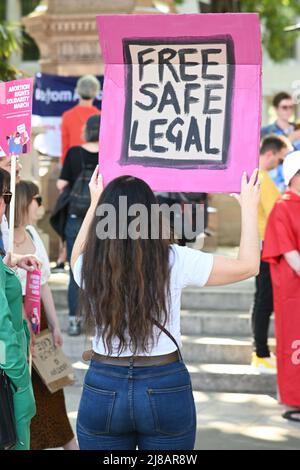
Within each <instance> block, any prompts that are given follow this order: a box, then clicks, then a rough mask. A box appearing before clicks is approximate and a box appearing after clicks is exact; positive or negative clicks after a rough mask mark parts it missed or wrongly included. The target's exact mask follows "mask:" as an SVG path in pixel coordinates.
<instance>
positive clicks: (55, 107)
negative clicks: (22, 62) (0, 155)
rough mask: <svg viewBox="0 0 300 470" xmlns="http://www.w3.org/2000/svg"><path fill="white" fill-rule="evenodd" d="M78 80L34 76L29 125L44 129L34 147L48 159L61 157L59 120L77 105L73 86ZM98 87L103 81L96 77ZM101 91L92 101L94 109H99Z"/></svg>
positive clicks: (57, 76)
mask: <svg viewBox="0 0 300 470" xmlns="http://www.w3.org/2000/svg"><path fill="white" fill-rule="evenodd" d="M79 78H80V77H75V76H74V77H63V76H60V75H51V74H48V73H40V72H39V73H37V74H36V77H35V82H34V91H33V103H32V123H33V125H34V126H37V127H41V128H44V129H45V132H44V133H43V134H39V135H37V137H36V138H35V141H34V147H35V148H36V149H37V150H38V151H39V152H40V153H43V154H45V155H48V156H49V157H60V156H61V116H62V114H63V113H64V112H65V111H67V110H68V109H70V108H72V107H73V106H75V105H76V104H78V101H79V96H78V94H77V93H76V83H77V81H78V79H79ZM97 78H98V80H99V82H100V84H101V86H102V83H103V77H102V76H99V77H97ZM101 97H102V90H100V91H99V95H98V96H97V97H96V99H95V100H94V106H96V107H97V108H98V109H101Z"/></svg>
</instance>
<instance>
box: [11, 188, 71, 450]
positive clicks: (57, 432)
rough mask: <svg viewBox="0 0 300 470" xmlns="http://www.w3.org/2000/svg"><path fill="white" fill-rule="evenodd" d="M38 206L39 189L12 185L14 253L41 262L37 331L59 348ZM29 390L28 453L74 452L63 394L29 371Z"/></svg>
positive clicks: (20, 272)
mask: <svg viewBox="0 0 300 470" xmlns="http://www.w3.org/2000/svg"><path fill="white" fill-rule="evenodd" d="M41 206H42V197H41V196H40V194H39V188H38V186H37V185H36V184H34V183H33V182H31V181H20V182H19V183H18V184H17V185H16V212H15V231H14V235H15V236H14V251H15V252H16V253H18V254H20V255H22V254H24V253H35V255H36V256H38V258H39V259H41V261H42V267H41V302H42V309H41V311H42V314H41V330H43V329H46V328H49V330H50V331H51V332H52V337H53V342H54V345H55V346H56V347H61V346H62V342H63V340H62V334H61V331H60V326H59V322H58V319H57V315H56V309H55V305H54V301H53V296H52V293H51V290H50V287H49V284H48V280H49V277H50V264H49V258H48V254H47V252H46V249H45V247H44V244H43V242H42V240H41V238H40V236H39V234H38V232H37V230H36V228H35V227H34V226H35V224H36V222H37V220H38V216H39V211H40V209H41ZM17 274H18V276H19V278H20V280H21V284H22V293H23V296H24V295H25V293H26V280H27V276H26V271H24V270H23V269H18V270H17ZM32 383H33V390H34V395H35V399H36V408H37V413H36V415H35V417H34V418H33V420H32V422H31V428H30V433H31V441H30V448H31V450H42V449H46V448H55V447H64V449H66V450H76V449H78V447H77V444H76V441H75V439H74V434H73V431H72V429H71V426H70V423H69V419H68V417H67V412H66V407H65V398H64V393H63V390H59V391H58V392H56V393H53V394H52V393H50V392H49V391H48V389H47V387H46V386H45V385H44V384H43V382H42V380H41V379H40V377H39V375H38V374H37V373H36V372H35V370H33V371H32Z"/></svg>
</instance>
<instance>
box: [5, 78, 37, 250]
mask: <svg viewBox="0 0 300 470" xmlns="http://www.w3.org/2000/svg"><path fill="white" fill-rule="evenodd" d="M32 91H33V79H32V78H25V79H22V80H13V81H10V82H2V83H0V129H1V132H0V156H1V157H5V156H9V157H11V172H10V190H11V192H12V198H11V202H10V206H9V251H10V252H11V253H12V252H13V248H14V220H15V186H16V159H17V157H18V156H19V155H21V154H26V153H28V152H30V138H31V114H32Z"/></svg>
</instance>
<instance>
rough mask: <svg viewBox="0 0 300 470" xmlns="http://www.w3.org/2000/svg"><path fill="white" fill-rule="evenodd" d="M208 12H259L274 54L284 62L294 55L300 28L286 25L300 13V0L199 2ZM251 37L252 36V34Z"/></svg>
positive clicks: (265, 41) (267, 44)
mask: <svg viewBox="0 0 300 470" xmlns="http://www.w3.org/2000/svg"><path fill="white" fill-rule="evenodd" d="M199 3H200V8H201V11H202V12H204V13H208V12H212V13H228V12H248V13H251V12H257V13H258V14H259V16H260V19H261V23H262V41H263V44H264V46H265V48H266V50H267V51H268V53H269V55H270V57H271V58H272V59H273V60H274V61H276V62H280V61H282V60H284V59H286V58H287V57H289V56H290V52H291V50H292V48H293V45H294V43H295V38H296V34H297V33H296V32H285V31H284V28H285V27H286V26H290V25H292V24H294V22H295V18H297V16H300V1H299V0H211V2H210V4H207V2H201V1H200V2H199ZM249 39H250V38H249Z"/></svg>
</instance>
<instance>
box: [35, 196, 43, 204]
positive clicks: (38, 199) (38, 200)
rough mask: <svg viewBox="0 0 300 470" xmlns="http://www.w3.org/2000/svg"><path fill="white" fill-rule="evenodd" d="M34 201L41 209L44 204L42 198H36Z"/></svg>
mask: <svg viewBox="0 0 300 470" xmlns="http://www.w3.org/2000/svg"><path fill="white" fill-rule="evenodd" d="M32 199H33V200H34V201H36V202H37V204H38V206H39V207H41V205H42V204H43V198H42V196H34V197H33V198H32Z"/></svg>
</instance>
